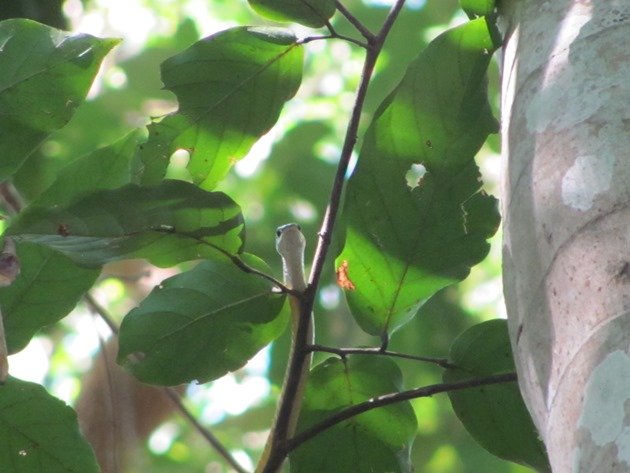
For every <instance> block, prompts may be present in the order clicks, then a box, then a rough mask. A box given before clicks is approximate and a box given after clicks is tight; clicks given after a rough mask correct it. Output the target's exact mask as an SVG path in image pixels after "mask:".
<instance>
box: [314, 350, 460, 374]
mask: <svg viewBox="0 0 630 473" xmlns="http://www.w3.org/2000/svg"><path fill="white" fill-rule="evenodd" d="M308 349H309V350H310V351H313V352H323V353H331V354H333V355H338V356H340V357H341V358H345V357H346V356H348V355H377V356H378V355H380V356H391V357H394V358H404V359H406V360H414V361H423V362H426V363H433V364H435V365H438V366H440V367H442V368H450V369H457V366H455V365H454V364H452V363H449V361H448V360H447V359H446V358H432V357H428V356H419V355H409V354H407V353H400V352H396V351H390V350H383V349H381V348H335V347H327V346H324V345H317V344H315V345H311V346H309V347H308Z"/></svg>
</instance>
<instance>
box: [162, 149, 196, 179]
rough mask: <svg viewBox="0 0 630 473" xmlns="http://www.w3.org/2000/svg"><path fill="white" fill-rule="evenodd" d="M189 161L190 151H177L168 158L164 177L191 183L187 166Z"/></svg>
mask: <svg viewBox="0 0 630 473" xmlns="http://www.w3.org/2000/svg"><path fill="white" fill-rule="evenodd" d="M188 161H190V151H189V150H186V149H178V150H177V151H175V152H174V153H173V154H171V157H170V158H169V163H168V167H167V168H166V176H167V177H168V178H171V179H181V180H183V181H191V177H190V173H189V172H188V169H187V166H188Z"/></svg>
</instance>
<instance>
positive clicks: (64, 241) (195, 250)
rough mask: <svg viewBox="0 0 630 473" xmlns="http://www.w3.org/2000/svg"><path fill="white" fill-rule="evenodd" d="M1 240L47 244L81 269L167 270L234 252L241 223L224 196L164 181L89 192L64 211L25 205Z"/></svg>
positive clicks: (241, 232)
mask: <svg viewBox="0 0 630 473" xmlns="http://www.w3.org/2000/svg"><path fill="white" fill-rule="evenodd" d="M7 234H8V235H12V236H14V238H15V239H16V240H17V241H20V240H24V241H31V242H34V243H39V244H41V245H46V246H48V247H50V248H53V249H55V250H57V251H60V252H62V253H64V254H65V255H67V256H68V257H70V258H71V259H72V260H73V261H75V262H76V263H78V264H81V265H84V266H99V265H102V264H104V263H106V262H109V261H114V260H119V259H126V258H146V259H148V260H150V261H151V262H152V263H153V264H156V265H158V266H172V265H174V264H176V263H178V262H181V261H186V260H193V259H198V258H203V257H205V256H209V255H214V254H216V253H217V252H226V253H230V254H236V253H238V252H240V251H241V248H242V246H243V238H244V224H243V217H242V215H241V211H240V209H239V207H238V205H236V204H235V203H234V201H232V199H230V198H229V197H228V196H226V195H225V194H223V193H221V192H206V191H203V190H201V189H199V188H198V187H197V186H195V185H193V184H190V183H187V182H184V181H169V180H167V181H163V182H162V183H161V184H160V185H158V186H154V187H139V186H137V185H134V184H129V185H126V186H123V187H120V188H118V189H113V190H103V191H99V192H95V193H93V194H89V195H86V196H84V197H83V198H82V199H80V200H78V201H76V202H73V203H72V204H70V205H69V206H67V207H65V208H63V207H61V208H58V207H56V206H52V207H39V206H32V207H29V208H27V209H26V210H25V211H24V212H22V213H21V214H20V215H18V216H17V217H16V218H15V220H14V221H13V222H12V224H11V226H10V227H9V228H8V229H7Z"/></svg>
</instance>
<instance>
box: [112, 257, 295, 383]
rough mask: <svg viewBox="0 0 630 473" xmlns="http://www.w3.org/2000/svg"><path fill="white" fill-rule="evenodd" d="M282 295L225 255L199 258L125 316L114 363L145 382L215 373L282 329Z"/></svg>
mask: <svg viewBox="0 0 630 473" xmlns="http://www.w3.org/2000/svg"><path fill="white" fill-rule="evenodd" d="M245 256H246V257H247V261H248V262H249V263H250V264H253V265H255V266H257V267H259V268H261V269H264V263H262V261H260V260H258V259H257V258H254V257H253V256H251V255H245ZM284 299H285V298H284V296H283V295H281V294H279V293H277V292H274V291H273V285H272V284H271V283H270V282H269V281H267V280H265V279H263V278H261V277H260V276H256V275H253V274H249V273H245V272H243V271H242V270H241V269H239V268H238V267H237V266H236V265H234V263H233V262H232V261H230V260H229V259H228V258H226V257H224V256H219V257H216V258H213V259H212V260H209V261H204V262H202V263H200V264H199V265H197V266H196V267H195V268H194V269H192V270H190V271H187V272H185V273H182V274H179V275H177V276H174V277H172V278H169V279H166V280H165V281H163V282H162V284H160V286H158V287H156V288H155V289H154V290H153V291H152V292H151V294H149V296H148V297H147V298H146V299H145V300H144V301H143V302H142V303H141V304H140V306H139V307H137V308H135V309H134V310H132V311H131V312H130V313H129V314H128V315H127V316H126V317H125V319H124V320H123V323H122V325H121V328H120V349H119V352H118V363H120V364H121V365H123V366H124V367H125V368H127V369H128V370H129V371H131V372H132V373H133V374H134V375H135V376H136V377H137V378H138V379H140V380H141V381H144V382H146V383H151V384H161V385H176V384H181V383H188V382H191V381H197V382H200V383H202V382H206V381H210V380H213V379H216V378H219V377H221V376H223V375H224V374H226V373H228V372H229V371H234V370H236V369H238V368H240V367H242V366H243V365H244V364H245V363H246V362H247V360H249V359H250V358H251V357H252V356H254V355H255V354H256V353H257V352H258V351H259V350H261V349H262V348H263V347H264V346H265V345H267V344H268V343H269V342H271V341H272V340H274V339H275V338H276V337H277V336H278V335H280V333H282V331H283V330H284V327H285V325H286V323H287V317H286V315H287V314H286V313H285V314H284V316H282V317H281V316H280V315H281V314H282V313H283V312H282V307H283V304H284Z"/></svg>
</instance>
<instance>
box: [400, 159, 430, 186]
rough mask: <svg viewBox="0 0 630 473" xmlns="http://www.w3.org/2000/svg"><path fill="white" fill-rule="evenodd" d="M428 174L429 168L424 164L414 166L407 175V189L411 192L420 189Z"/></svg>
mask: <svg viewBox="0 0 630 473" xmlns="http://www.w3.org/2000/svg"><path fill="white" fill-rule="evenodd" d="M426 172H427V168H425V167H424V166H423V165H422V164H412V165H411V167H410V168H409V170H408V171H407V172H406V173H405V180H406V181H407V187H409V189H411V190H413V189H415V188H416V187H418V186H419V185H420V182H421V181H422V178H423V177H424V175H425V174H426Z"/></svg>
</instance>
